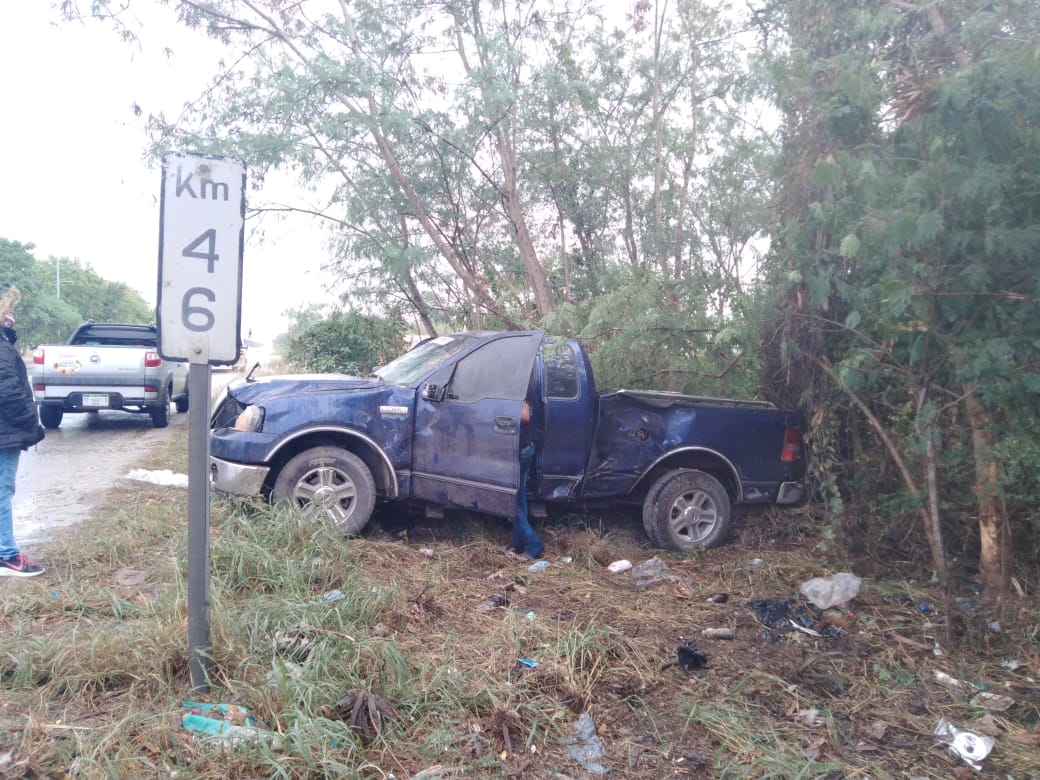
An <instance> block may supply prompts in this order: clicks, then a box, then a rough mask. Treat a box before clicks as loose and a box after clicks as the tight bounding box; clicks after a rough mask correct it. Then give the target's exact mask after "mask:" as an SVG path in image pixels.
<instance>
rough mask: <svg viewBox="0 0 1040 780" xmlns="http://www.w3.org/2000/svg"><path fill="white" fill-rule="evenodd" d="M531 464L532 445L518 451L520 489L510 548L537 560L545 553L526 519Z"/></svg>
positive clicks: (543, 546) (532, 457) (532, 460)
mask: <svg viewBox="0 0 1040 780" xmlns="http://www.w3.org/2000/svg"><path fill="white" fill-rule="evenodd" d="M533 462H534V445H533V444H528V445H527V446H526V447H524V448H523V449H522V450H520V488H519V489H518V490H517V496H516V505H517V513H516V519H515V520H513V543H512V544H511V545H510V547H511V548H512V549H513V550H515V551H516V552H518V553H523V554H524V555H526V556H528V557H530V558H538V557H540V556H541V554H542V553H543V552H545V545H544V544H542V540H541V539H540V538H539V537H538V534H536V533H535V532H534V529H533V528H532V527H531V523H530V521H529V520H528V519H527V475H528V474H530V473H531V463H533Z"/></svg>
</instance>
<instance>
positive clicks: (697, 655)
mask: <svg viewBox="0 0 1040 780" xmlns="http://www.w3.org/2000/svg"><path fill="white" fill-rule="evenodd" d="M675 654H676V656H677V657H678V660H679V668H681V669H682V670H683V671H684V672H692V671H693V670H694V669H707V668H708V658H707V657H706V656H705V655H703V654H702V653H701V652H700V650H698V649H697V645H695V644H694V643H693V642H689V641H687V639H686V637H682V636H681V637H679V646H678V647H677V648H676V649H675Z"/></svg>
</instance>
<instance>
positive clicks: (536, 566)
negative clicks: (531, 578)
mask: <svg viewBox="0 0 1040 780" xmlns="http://www.w3.org/2000/svg"><path fill="white" fill-rule="evenodd" d="M548 568H549V561H535V562H534V563H532V564H531V565H530V566H528V567H527V570H528V571H529V572H532V573H537V572H540V571H545V570H546V569H548Z"/></svg>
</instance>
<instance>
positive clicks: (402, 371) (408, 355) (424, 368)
mask: <svg viewBox="0 0 1040 780" xmlns="http://www.w3.org/2000/svg"><path fill="white" fill-rule="evenodd" d="M474 340H475V336H473V335H472V334H465V333H457V334H455V335H452V336H438V337H437V338H432V339H427V340H426V341H423V342H422V343H420V344H418V345H417V346H416V347H415V348H414V349H411V350H409V351H408V352H405V353H404V354H403V355H401V357H399V358H397V359H396V360H392V361H391V362H389V363H387V364H386V365H385V366H380V367H379V368H377V369H376V370H375V375H376V376H378V377H379V378H380V379H382V380H383V381H384V382H386V383H388V384H391V385H400V386H402V387H410V386H414V385H416V384H418V382H419V381H420V380H421V379H423V378H424V377H426V376H428V375H429V374H430V372H431V371H433V370H434V369H436V368H437V367H438V366H440V365H442V364H443V363H445V362H447V360H448V358H450V357H451V356H452V355H455V354H457V353H459V352H461V351H462V350H463V349H465V348H466V347H468V346H469V345H470V344H472V343H473V341H474Z"/></svg>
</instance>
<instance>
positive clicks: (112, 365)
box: [32, 322, 188, 428]
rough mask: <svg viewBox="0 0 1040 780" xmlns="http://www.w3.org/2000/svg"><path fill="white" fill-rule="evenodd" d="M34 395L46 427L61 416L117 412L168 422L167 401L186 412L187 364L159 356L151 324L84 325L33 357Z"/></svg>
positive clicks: (55, 424) (156, 422)
mask: <svg viewBox="0 0 1040 780" xmlns="http://www.w3.org/2000/svg"><path fill="white" fill-rule="evenodd" d="M32 386H33V394H34V395H35V396H36V405H37V406H38V407H39V409H40V422H41V423H43V425H44V427H46V428H57V427H58V426H59V425H61V420H62V417H63V416H64V415H65V414H66V413H77V412H97V411H100V410H102V409H122V410H124V411H127V412H146V413H148V414H149V415H151V418H152V425H154V426H155V427H156V428H165V427H166V426H167V425H169V423H170V402H171V401H172V402H173V403H174V405H175V406H176V408H177V411H178V412H186V411H188V364H187V363H186V362H180V361H169V360H163V359H162V358H161V357H160V356H159V341H158V333H157V331H156V328H155V326H154V325H130V324H123V323H111V322H85V323H83V324H82V325H80V326H79V327H78V328H76V330H75V331H73V333H72V336H71V338H69V341H68V343H67V344H60V345H41V346H39V347H37V348H36V350H35V351H34V352H33V365H32Z"/></svg>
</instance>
